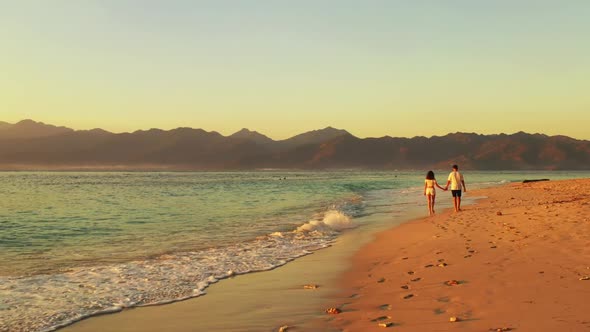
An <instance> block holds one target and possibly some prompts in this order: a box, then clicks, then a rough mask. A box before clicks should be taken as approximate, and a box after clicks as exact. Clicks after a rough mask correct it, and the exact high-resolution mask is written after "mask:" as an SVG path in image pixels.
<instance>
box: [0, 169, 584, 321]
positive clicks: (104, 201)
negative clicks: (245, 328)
mask: <svg viewBox="0 0 590 332" xmlns="http://www.w3.org/2000/svg"><path fill="white" fill-rule="evenodd" d="M436 174H437V175H438V177H437V178H438V180H439V182H441V183H442V184H444V183H445V182H446V181H445V180H446V176H447V174H448V171H438V172H436ZM424 175H425V172H423V171H420V172H398V171H395V172H368V171H333V172H328V171H325V172H303V171H301V172H294V171H293V172H290V171H260V172H0V331H50V330H54V329H57V328H59V327H61V326H65V325H68V324H71V323H72V322H75V321H78V320H80V319H83V318H85V317H89V316H92V315H97V314H101V313H107V312H115V311H119V310H121V309H123V308H128V307H134V306H144V305H153V304H162V303H168V302H174V301H179V300H182V299H186V298H191V297H197V296H200V295H203V294H204V293H205V290H206V288H207V286H208V285H210V284H212V283H216V282H218V281H219V280H222V279H224V278H228V277H231V276H234V275H239V274H244V273H249V272H255V271H265V270H271V269H274V268H277V267H279V266H281V265H284V264H286V263H288V262H289V261H291V260H293V259H296V258H298V257H301V256H304V255H307V254H310V253H312V252H313V251H315V250H319V249H322V248H325V247H328V246H330V245H331V244H332V243H333V242H334V241H335V240H336V239H337V238H338V236H339V234H341V233H342V232H345V231H346V230H347V229H350V228H357V229H371V228H375V227H386V226H387V225H388V224H389V223H392V220H406V219H407V216H408V211H410V210H412V211H419V210H420V209H423V211H424V215H426V214H427V209H426V204H425V202H424V197H423V196H422V188H423V183H424ZM464 175H465V179H466V182H467V186H468V189H471V188H477V187H484V186H492V185H498V184H502V183H506V182H510V181H521V180H523V179H531V178H550V179H552V180H556V179H566V178H579V177H589V176H590V172H469V171H468V172H465V173H464ZM440 194H441V192H440V191H439V195H440ZM467 196H468V195H467ZM442 197H446V196H442ZM446 201H450V199H447V200H446ZM438 202H439V203H438V204H440V202H445V200H444V198H443V199H441V198H439V199H438ZM445 203H448V202H445ZM439 206H440V205H439ZM439 209H440V208H439ZM374 214H382V215H383V216H386V217H384V218H381V219H380V220H383V221H382V223H381V224H372V225H368V224H363V223H362V222H359V220H364V219H363V218H360V217H362V216H367V215H374ZM371 220H374V219H371Z"/></svg>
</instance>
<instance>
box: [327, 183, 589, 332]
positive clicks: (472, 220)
mask: <svg viewBox="0 0 590 332" xmlns="http://www.w3.org/2000/svg"><path fill="white" fill-rule="evenodd" d="M589 186H590V180H588V179H584V180H565V181H548V182H534V183H527V184H523V183H512V184H508V185H504V186H500V187H495V188H489V189H482V190H477V191H473V192H470V196H484V197H487V198H485V199H482V200H480V201H479V202H478V203H477V204H474V205H470V206H465V207H464V208H463V211H462V212H460V213H452V212H450V211H444V212H443V213H440V214H438V215H436V216H434V217H430V218H424V219H420V220H416V221H413V222H410V223H406V224H403V225H401V226H399V227H395V228H393V229H390V230H388V231H385V232H381V233H379V234H378V235H377V237H376V239H375V240H374V241H372V242H370V243H368V244H367V245H365V246H364V247H363V248H361V250H360V251H359V252H358V253H356V254H355V255H354V257H353V262H352V268H351V269H350V270H348V271H347V272H346V273H345V274H344V275H343V277H342V279H341V286H342V289H343V292H342V293H341V296H340V297H339V298H337V299H335V300H334V303H333V306H334V307H337V308H339V309H341V310H342V313H340V314H338V315H333V316H331V318H330V319H329V324H330V325H331V326H332V327H335V328H337V329H339V330H341V331H374V330H379V329H380V328H381V327H379V324H385V323H392V325H391V326H389V328H391V329H393V330H395V331H451V330H462V331H590V311H589V309H588V299H589V298H590V280H589V279H590V197H589V196H588V194H587V191H588V190H587V188H588V187H589ZM438 196H439V197H438V199H439V202H440V201H441V200H450V199H451V198H450V194H447V193H441V192H439V194H438ZM441 212H442V211H441ZM451 320H456V321H455V322H451ZM388 325H389V324H388Z"/></svg>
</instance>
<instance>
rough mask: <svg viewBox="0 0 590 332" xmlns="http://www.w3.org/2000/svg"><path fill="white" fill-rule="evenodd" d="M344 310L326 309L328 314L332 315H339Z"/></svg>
mask: <svg viewBox="0 0 590 332" xmlns="http://www.w3.org/2000/svg"><path fill="white" fill-rule="evenodd" d="M341 312H342V310H340V309H338V308H328V309H326V313H328V314H330V315H337V314H339V313H341Z"/></svg>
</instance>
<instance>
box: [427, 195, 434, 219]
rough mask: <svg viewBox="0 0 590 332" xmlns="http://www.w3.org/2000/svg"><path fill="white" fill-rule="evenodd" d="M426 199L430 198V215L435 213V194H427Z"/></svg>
mask: <svg viewBox="0 0 590 332" xmlns="http://www.w3.org/2000/svg"><path fill="white" fill-rule="evenodd" d="M426 199H428V215H429V216H431V215H432V214H433V213H434V210H433V209H434V196H433V195H430V194H429V195H426Z"/></svg>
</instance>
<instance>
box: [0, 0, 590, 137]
mask: <svg viewBox="0 0 590 332" xmlns="http://www.w3.org/2000/svg"><path fill="white" fill-rule="evenodd" d="M0 43H1V44H0V45H1V46H0V120H3V121H8V122H16V121H18V120H21V119H24V118H32V119H34V120H38V121H43V122H47V123H52V124H58V125H66V126H69V127H73V128H76V129H89V128H94V127H101V128H104V129H107V130H111V131H116V132H118V131H133V130H136V129H147V128H151V127H158V128H164V129H170V128H174V127H179V126H188V127H195V128H197V127H198V128H203V129H206V130H216V131H219V132H221V133H223V134H230V133H232V132H234V131H237V130H239V129H240V128H242V127H247V128H249V129H252V130H257V131H260V132H262V133H265V134H267V135H269V136H271V137H273V138H285V137H288V136H291V135H293V134H296V133H300V132H303V131H307V130H311V129H318V128H322V127H326V126H334V127H338V128H343V129H347V130H349V131H350V132H351V133H353V134H355V135H357V136H360V137H367V136H371V137H378V136H384V135H390V136H415V135H425V136H431V135H440V134H445V133H448V132H455V131H468V132H478V133H500V132H507V133H512V132H516V131H520V130H523V131H527V132H542V133H547V134H565V135H569V136H573V137H576V138H583V139H590V130H589V129H588V124H589V123H590V1H588V0H580V1H574V0H571V1H566V0H560V1H557V0H556V1H542V0H530V1H525V0H519V1H515V0H506V1H501V0H493V1H491V0H490V1H478V0H464V1H459V0H457V1H455V0H448V1H440V0H432V1H423V0H415V1H414V0H408V1H401V0H400V1H396V0H383V1H373V0H356V1H347V0H334V1H331V0H310V1H307V0H297V1H286V0H284V1H283V0H268V1H266V0H250V1H245V0H244V1H238V0H235V1H224V0H211V1H197V0H194V1H189V0H186V1H172V0H170V1H165V0H161V1H152V0H141V1H140V0H137V1H129V0H111V1H108V0H102V1H91V0H78V1H76V0H70V1H61V0H53V1H41V0H38V1H28V0H20V1H10V0H0Z"/></svg>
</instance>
